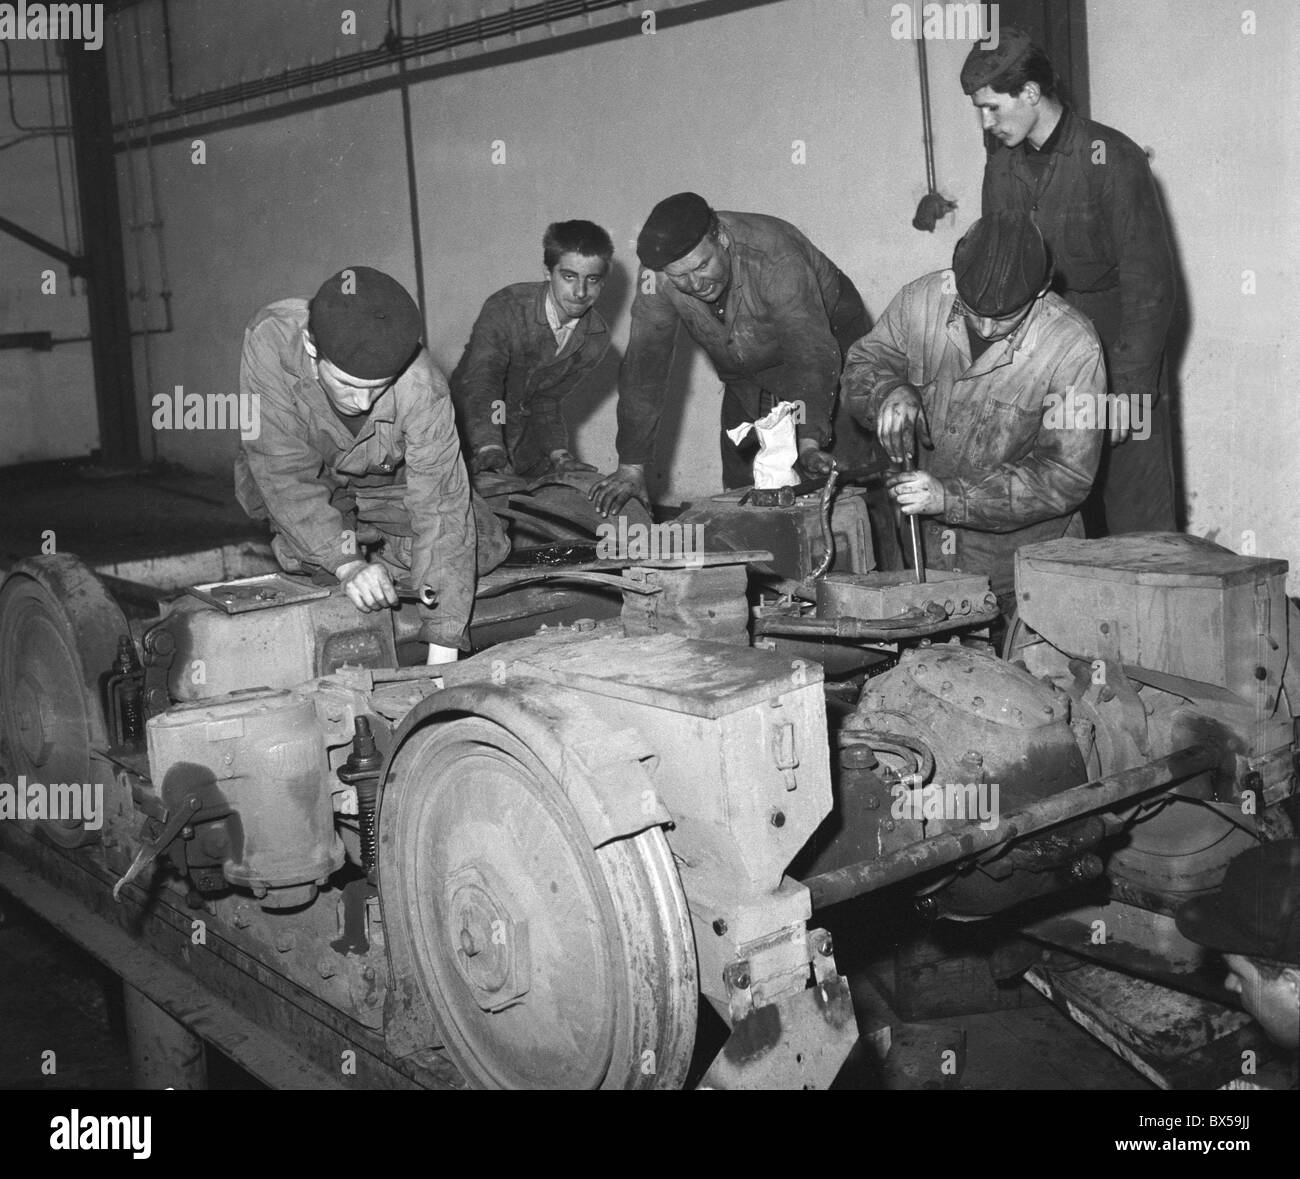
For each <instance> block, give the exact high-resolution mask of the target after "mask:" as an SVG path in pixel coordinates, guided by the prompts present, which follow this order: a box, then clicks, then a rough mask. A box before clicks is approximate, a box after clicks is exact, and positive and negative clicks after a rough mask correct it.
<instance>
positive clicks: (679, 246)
mask: <svg viewBox="0 0 1300 1179" xmlns="http://www.w3.org/2000/svg"><path fill="white" fill-rule="evenodd" d="M712 220H713V210H712V209H710V208H709V202H708V201H706V200H705V199H704V198H703V197H702V196H700V195H699V194H698V193H694V192H679V193H676V194H674V195H673V196H670V197H665V198H664V199H663V200H662V201H660V202H659V203H658V204H657V205H655V207H654V208H653V209H651V210H650V216H649V217H647V218H646V222H645V225H643V226H642V227H641V232H640V233H639V234H638V235H637V239H636V256H637V257H638V258H640V259H641V265H642V266H648V267H649V268H650V269H651V270H662V269H663V268H664V267H665V266H667V265H669V264H670V263H672V262H676V261H677V259H678V258H684V257H685V256H686V255H687V254H689V253H690V252H691V251H692V250H693V249H695V247H696V246H698V245H699V244H700V242H701V241H702V240H703V239H704V235H705V234H706V233H708V232H709V224H710V222H711V221H712Z"/></svg>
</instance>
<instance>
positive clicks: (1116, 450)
mask: <svg viewBox="0 0 1300 1179" xmlns="http://www.w3.org/2000/svg"><path fill="white" fill-rule="evenodd" d="M961 85H962V89H963V90H964V91H965V92H966V93H967V94H968V95H970V99H971V102H972V103H974V105H975V108H976V109H977V110H978V111H979V112H980V118H981V121H982V123H983V127H984V130H985V132H986V133H987V134H988V135H989V137H990V138H991V140H992V141H993V146H991V147H990V149H989V153H988V158H987V161H986V163H985V165H984V193H983V215H984V216H986V217H987V216H988V215H989V214H991V213H996V212H999V211H1002V210H1011V211H1016V212H1020V213H1023V214H1025V215H1026V216H1028V217H1032V219H1033V220H1034V222H1035V224H1037V226H1038V228H1039V229H1040V230H1041V231H1042V234H1043V238H1044V240H1045V241H1046V242H1047V248H1048V250H1049V251H1050V252H1051V256H1052V264H1053V267H1054V268H1055V271H1056V283H1055V287H1054V289H1056V290H1058V291H1059V292H1060V293H1061V294H1062V295H1063V296H1064V297H1065V299H1066V301H1067V302H1068V303H1069V304H1070V305H1071V306H1073V307H1076V308H1078V310H1080V311H1082V312H1083V313H1084V315H1086V316H1087V317H1088V318H1089V319H1090V320H1091V321H1092V326H1093V327H1094V328H1096V329H1097V335H1098V336H1100V337H1101V346H1102V348H1103V350H1104V351H1105V354H1106V368H1107V370H1108V372H1109V374H1110V392H1111V393H1112V394H1113V395H1114V398H1113V399H1111V400H1108V401H1106V402H1105V407H1106V409H1107V410H1108V414H1107V416H1106V417H1105V418H1101V417H1100V415H1099V417H1098V420H1101V421H1104V422H1105V423H1106V424H1108V425H1109V427H1110V432H1109V443H1110V445H1109V447H1108V448H1107V449H1106V450H1105V451H1104V452H1103V455H1102V461H1101V467H1100V470H1099V472H1098V476H1097V494H1094V495H1093V497H1092V499H1091V500H1090V501H1089V505H1088V507H1087V508H1086V509H1085V516H1086V517H1087V518H1088V522H1089V525H1090V527H1091V530H1092V531H1093V532H1094V533H1097V534H1105V533H1110V534H1112V535H1113V534H1116V533H1121V532H1172V531H1174V530H1175V529H1176V528H1177V527H1178V505H1177V502H1176V500H1175V488H1174V461H1173V424H1172V415H1171V407H1170V401H1169V391H1168V374H1167V373H1166V372H1165V364H1164V361H1165V337H1166V335H1167V334H1168V332H1169V323H1170V319H1171V318H1172V316H1173V310H1174V295H1175V290H1176V284H1175V279H1174V261H1173V253H1172V252H1171V250H1170V248H1169V235H1168V231H1167V228H1166V225H1165V215H1164V211H1163V210H1162V208H1161V206H1160V197H1159V194H1158V193H1157V192H1156V185H1155V180H1154V179H1153V178H1152V176H1151V166H1150V164H1149V163H1148V162H1147V157H1146V153H1145V152H1143V151H1142V149H1141V148H1140V147H1138V145H1137V144H1136V143H1134V142H1133V141H1132V140H1131V139H1129V138H1128V136H1126V135H1122V134H1121V133H1120V132H1118V131H1116V130H1115V129H1114V128H1113V127H1107V126H1104V125H1103V124H1101V123H1094V122H1093V121H1092V120H1090V119H1085V118H1083V117H1082V116H1081V115H1079V114H1077V113H1076V112H1075V111H1073V110H1071V109H1070V108H1069V107H1068V106H1066V105H1065V104H1064V103H1062V101H1061V99H1060V98H1059V97H1058V94H1057V91H1058V83H1057V79H1056V74H1055V71H1054V70H1053V69H1052V63H1051V62H1050V61H1049V60H1048V59H1047V57H1046V55H1045V54H1044V53H1043V51H1042V50H1041V49H1040V48H1038V46H1036V45H1034V44H1033V43H1032V42H1031V41H1030V39H1029V37H1028V35H1027V34H1025V33H1024V32H1022V31H1021V30H1019V29H1012V28H1007V27H1004V28H1003V29H1002V30H1001V34H1000V37H999V40H998V43H997V45H996V47H993V48H989V47H987V46H986V45H985V44H984V43H982V42H981V43H979V44H977V45H975V47H974V48H973V49H972V50H971V52H970V54H969V55H968V56H967V58H966V62H965V64H964V65H963V66H962V71H961ZM1119 398H1123V399H1125V406H1124V408H1126V409H1127V410H1128V413H1127V416H1125V415H1124V414H1121V413H1119V412H1117V410H1118V409H1119V408H1120V405H1119V400H1118V399H1119ZM1096 408H1097V409H1099V408H1100V406H1098V407H1096ZM1094 412H1095V410H1094ZM1139 415H1141V416H1139ZM1148 431H1149V432H1148ZM1144 435H1145V436H1144ZM1099 500H1100V501H1101V502H1100V503H1098V501H1099ZM1098 508H1101V509H1103V510H1104V516H1105V522H1104V530H1103V528H1102V526H1101V524H1100V522H1099V520H1098V519H1097V517H1098V516H1099V515H1100V514H1102V513H1101V512H1099V511H1098V510H1097V509H1098Z"/></svg>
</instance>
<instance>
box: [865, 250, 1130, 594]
mask: <svg viewBox="0 0 1300 1179" xmlns="http://www.w3.org/2000/svg"><path fill="white" fill-rule="evenodd" d="M955 291H956V283H955V282H954V280H953V276H952V271H951V270H942V271H937V272H936V273H934V274H927V275H926V276H925V277H923V278H919V279H917V280H916V281H915V282H911V283H908V285H907V286H905V287H904V288H903V289H902V290H901V291H900V292H899V293H898V294H897V295H896V296H895V297H894V300H893V302H892V303H890V304H889V307H888V309H887V310H886V311H885V314H884V315H883V316H882V317H881V319H880V321H879V322H878V323H877V324H876V326H875V327H874V328H873V329H872V330H871V331H870V332H869V333H868V334H867V335H866V336H864V337H863V338H862V339H861V340H859V341H858V342H857V343H856V344H854V345H853V347H852V348H850V349H849V353H848V356H847V358H846V359H845V364H844V375H843V389H844V395H845V396H846V397H848V398H849V405H850V408H851V410H852V412H853V416H854V417H855V418H857V420H858V421H859V422H861V423H862V424H863V425H864V426H867V427H869V428H871V429H874V428H875V424H876V413H877V411H878V410H879V408H880V405H881V402H882V401H883V400H884V398H885V397H886V395H888V394H889V393H890V392H891V391H892V390H894V389H895V388H897V387H898V386H899V385H902V384H910V385H912V386H913V387H915V388H916V389H917V390H918V391H919V392H920V393H921V402H922V405H923V407H924V409H925V414H926V420H927V421H928V423H929V427H930V435H931V438H932V440H933V442H934V448H933V449H932V450H930V449H927V448H926V447H924V446H920V447H919V448H918V463H917V465H918V466H919V467H920V469H922V470H924V471H929V472H931V473H932V474H933V475H935V476H936V478H938V479H939V480H940V481H941V482H942V484H943V489H944V494H945V496H946V507H945V510H944V514H943V515H942V516H940V517H929V518H927V520H926V522H925V543H926V549H925V557H926V561H927V564H929V565H930V566H931V567H932V568H939V569H962V570H966V571H969V572H975V573H986V574H988V576H989V578H990V580H991V581H992V583H993V590H994V592H995V593H999V594H1001V593H1006V592H1007V591H1009V590H1011V589H1012V588H1013V584H1014V569H1013V561H1014V555H1015V551H1016V549H1017V548H1019V547H1020V546H1021V545H1022V544H1028V543H1030V542H1031V541H1037V540H1053V539H1056V538H1058V537H1061V536H1064V535H1072V536H1082V535H1083V529H1082V525H1081V523H1080V521H1079V516H1078V513H1077V511H1076V510H1075V509H1076V508H1078V506H1079V504H1080V503H1082V502H1083V499H1084V497H1085V496H1086V495H1087V494H1088V489H1089V488H1090V487H1091V486H1092V480H1093V477H1094V475H1095V474H1096V471H1097V461H1098V458H1099V457H1100V454H1101V445H1102V438H1103V431H1101V430H1098V429H1096V428H1086V424H1087V423H1091V422H1094V421H1095V420H1096V419H1095V418H1088V417H1087V416H1086V414H1085V413H1083V412H1081V411H1080V410H1079V409H1078V407H1079V406H1081V405H1084V404H1087V403H1088V399H1092V400H1091V404H1092V406H1093V407H1094V410H1093V412H1095V407H1096V406H1097V405H1099V404H1101V403H1102V399H1103V398H1104V395H1105V391H1106V366H1105V362H1104V360H1103V359H1102V351H1101V344H1100V342H1099V341H1098V339H1097V334H1096V332H1095V331H1094V330H1093V328H1092V325H1091V324H1089V323H1088V321H1087V319H1086V318H1085V317H1084V316H1083V315H1081V314H1080V313H1079V312H1077V311H1075V310H1074V308H1072V307H1070V306H1069V304H1067V303H1066V302H1065V301H1064V300H1063V299H1061V298H1060V297H1059V296H1057V295H1054V294H1050V293H1049V294H1047V295H1045V296H1044V297H1043V298H1041V299H1040V300H1038V302H1037V303H1036V304H1035V305H1034V307H1033V309H1032V310H1031V311H1030V313H1029V315H1028V317H1027V318H1026V319H1025V320H1024V322H1023V323H1021V324H1020V325H1019V326H1018V327H1017V328H1016V330H1015V331H1014V332H1013V333H1012V334H1011V335H1010V336H1009V337H1007V339H1006V340H1003V341H999V342H997V343H995V344H993V345H992V346H991V347H990V348H989V349H988V350H987V351H986V352H985V353H984V354H983V355H982V356H981V357H980V358H979V360H977V361H976V362H975V363H974V364H972V363H971V353H970V342H969V338H968V336H967V333H966V324H965V320H964V318H963V317H962V316H961V314H960V313H954V308H953V303H954V301H955V294H954V293H953V292H955ZM1079 423H1085V428H1079ZM945 529H951V530H952V532H953V533H954V534H955V540H956V545H955V552H954V551H953V545H952V544H951V543H948V544H945V543H944V542H945V539H946V538H944V536H943V532H944V530H945Z"/></svg>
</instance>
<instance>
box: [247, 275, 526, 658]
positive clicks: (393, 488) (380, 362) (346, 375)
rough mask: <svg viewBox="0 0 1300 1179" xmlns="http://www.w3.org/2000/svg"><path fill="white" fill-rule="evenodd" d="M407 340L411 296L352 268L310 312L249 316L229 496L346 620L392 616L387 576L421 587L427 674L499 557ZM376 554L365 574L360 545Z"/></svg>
mask: <svg viewBox="0 0 1300 1179" xmlns="http://www.w3.org/2000/svg"><path fill="white" fill-rule="evenodd" d="M421 330H422V324H421V321H420V312H419V310H418V308H417V307H416V306H415V303H414V301H413V300H412V299H411V297H410V295H408V294H407V293H406V291H405V290H404V289H403V288H402V287H401V285H400V284H399V283H397V282H396V281H395V280H394V279H392V278H390V277H389V276H388V275H386V274H383V273H381V272H380V271H378V270H372V269H371V268H369V267H366V266H354V267H350V268H349V269H347V270H342V271H340V272H339V273H338V274H336V275H334V276H333V277H332V278H330V279H328V280H327V281H326V282H325V284H324V285H323V286H322V287H321V289H320V290H319V291H318V292H317V294H316V297H315V298H314V299H312V300H311V302H310V303H308V302H307V301H306V300H305V299H282V300H280V301H279V302H278V303H272V304H270V305H269V306H267V307H264V308H262V310H261V311H259V312H258V313H257V314H256V315H254V316H253V318H252V320H251V321H250V322H249V325H248V327H247V328H246V329H245V331H244V352H243V358H242V360H241V363H240V369H239V388H240V397H241V400H242V399H243V398H244V397H245V396H253V397H256V398H257V399H258V402H259V404H260V407H261V431H260V433H259V435H258V436H257V437H256V438H249V439H245V440H244V441H243V443H242V445H241V449H240V453H239V456H238V458H237V459H236V461H235V492H236V494H237V496H238V498H239V502H240V503H241V504H242V505H243V507H244V510H245V511H247V512H248V514H249V515H250V516H252V517H253V518H254V519H257V520H266V521H268V522H269V523H270V526H271V528H272V530H273V531H274V533H275V536H274V539H273V540H272V548H273V549H274V552H275V555H276V559H277V560H278V561H279V562H280V564H281V566H282V567H283V568H284V569H285V570H287V571H289V572H310V573H314V574H332V575H333V576H334V577H336V578H337V579H338V580H339V582H340V583H342V585H343V586H344V588H345V590H346V592H347V595H348V597H349V598H350V599H351V600H352V602H353V604H354V605H355V606H356V607H357V609H359V610H363V611H371V610H381V609H386V608H390V607H393V606H396V605H397V602H398V599H397V594H396V593H395V592H394V589H393V578H394V576H406V575H408V574H409V576H410V580H411V582H412V583H413V585H414V586H415V587H416V588H417V589H422V588H423V587H425V586H427V587H429V590H430V591H431V593H430V596H431V597H432V598H433V599H434V600H433V602H432V604H431V605H430V604H421V605H420V607H419V612H420V620H421V626H420V634H419V637H420V639H421V640H423V641H424V642H426V643H428V644H429V651H428V662H430V663H445V662H450V661H452V660H454V659H455V658H456V656H457V653H458V651H459V649H460V648H461V647H462V646H463V645H464V643H465V641H466V629H467V627H468V624H469V619H470V612H471V610H472V608H473V604H474V585H475V567H476V553H477V568H478V572H480V573H482V572H486V571H487V570H489V569H492V568H494V567H495V566H496V565H498V564H499V563H500V562H501V561H502V560H503V559H504V558H505V555H506V552H507V551H508V549H509V544H508V542H507V540H506V538H505V534H504V533H503V532H502V530H501V526H500V525H499V524H498V523H497V521H496V519H495V517H493V515H492V513H491V512H490V511H488V510H487V508H486V507H485V506H483V505H482V504H481V501H478V502H474V503H471V493H470V488H469V481H468V479H467V478H466V475H465V464H464V463H463V462H462V460H461V454H460V443H459V441H458V440H457V437H456V423H455V415H454V414H453V412H452V405H451V395H450V393H449V392H448V389H447V382H446V380H445V379H444V378H443V376H442V374H441V373H440V372H438V370H437V369H436V368H434V366H433V365H432V363H430V361H429V356H428V353H427V352H426V351H425V350H424V348H423V347H422V346H421V344H420V335H421ZM476 520H477V523H476ZM380 540H382V542H383V548H382V551H381V552H380V554H379V559H378V560H376V561H374V562H369V561H367V559H366V556H365V553H364V551H363V550H362V548H361V544H362V543H363V542H366V541H373V542H378V541H380Z"/></svg>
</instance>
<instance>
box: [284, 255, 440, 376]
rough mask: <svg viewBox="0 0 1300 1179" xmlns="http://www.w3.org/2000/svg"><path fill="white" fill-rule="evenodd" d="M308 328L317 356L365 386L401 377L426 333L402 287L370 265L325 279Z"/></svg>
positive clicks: (349, 269) (417, 309) (310, 311)
mask: <svg viewBox="0 0 1300 1179" xmlns="http://www.w3.org/2000/svg"><path fill="white" fill-rule="evenodd" d="M307 327H308V329H309V330H310V331H311V334H312V338H313V339H314V340H315V341H316V349H317V351H318V352H319V353H320V355H321V356H323V357H324V358H325V359H326V360H328V361H329V362H330V363H331V364H332V365H334V366H335V367H336V368H340V369H342V370H343V371H344V372H345V373H347V374H348V376H351V377H358V378H359V379H361V380H363V381H378V380H382V379H383V378H385V377H391V376H395V375H396V374H397V373H399V372H401V371H402V369H404V368H405V367H406V366H407V364H408V363H409V362H410V359H411V357H412V356H413V355H414V354H415V350H416V349H417V348H418V347H419V346H420V335H421V333H422V332H423V330H424V324H423V323H422V322H421V320H420V309H419V308H418V307H417V306H416V305H415V300H414V299H412V298H411V296H410V295H408V294H407V293H406V288H405V287H403V286H402V284H401V283H399V282H398V281H397V280H396V279H395V278H392V277H390V276H389V275H387V274H384V273H383V271H381V270H374V269H372V268H371V267H369V266H349V267H347V268H346V269H344V270H340V271H339V272H338V274H336V275H334V276H333V277H331V278H327V279H326V280H325V282H324V284H323V285H322V286H321V289H320V290H319V291H317V292H316V297H315V298H314V299H313V300H312V301H311V304H310V305H309V309H308V316H307Z"/></svg>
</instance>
